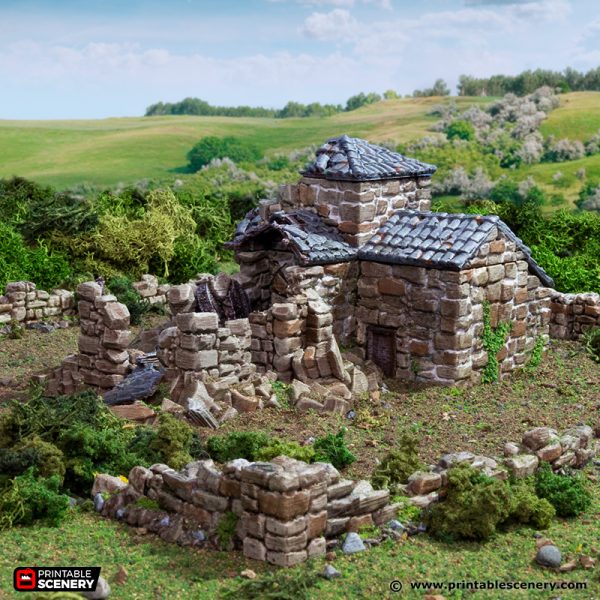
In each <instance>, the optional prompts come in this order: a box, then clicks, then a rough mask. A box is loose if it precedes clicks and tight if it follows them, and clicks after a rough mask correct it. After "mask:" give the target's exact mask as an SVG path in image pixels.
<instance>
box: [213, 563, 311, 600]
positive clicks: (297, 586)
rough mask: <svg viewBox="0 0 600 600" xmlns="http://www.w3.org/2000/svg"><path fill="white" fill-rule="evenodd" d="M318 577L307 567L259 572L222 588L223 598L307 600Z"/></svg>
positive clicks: (234, 599)
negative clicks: (234, 584) (224, 588)
mask: <svg viewBox="0 0 600 600" xmlns="http://www.w3.org/2000/svg"><path fill="white" fill-rule="evenodd" d="M318 580H319V578H318V576H317V574H316V573H315V572H314V571H310V570H307V569H278V570H276V571H270V572H268V571H267V572H265V573H261V575H260V577H257V578H256V579H242V580H240V583H239V584H238V585H236V586H234V587H231V588H229V589H226V590H223V591H222V592H221V593H220V598H222V599H223V600H239V599H241V598H243V599H244V600H309V598H311V597H312V595H311V594H310V593H309V592H310V590H311V588H313V587H314V586H315V585H317V582H318Z"/></svg>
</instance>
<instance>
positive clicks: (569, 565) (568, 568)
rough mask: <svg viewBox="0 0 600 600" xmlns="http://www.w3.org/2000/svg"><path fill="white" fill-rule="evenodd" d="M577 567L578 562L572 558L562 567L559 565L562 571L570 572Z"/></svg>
mask: <svg viewBox="0 0 600 600" xmlns="http://www.w3.org/2000/svg"><path fill="white" fill-rule="evenodd" d="M576 568H577V562H576V561H575V560H570V561H569V562H566V563H565V564H564V565H561V566H560V567H558V570H559V571H560V572H561V573H568V572H569V571H573V570H574V569H576Z"/></svg>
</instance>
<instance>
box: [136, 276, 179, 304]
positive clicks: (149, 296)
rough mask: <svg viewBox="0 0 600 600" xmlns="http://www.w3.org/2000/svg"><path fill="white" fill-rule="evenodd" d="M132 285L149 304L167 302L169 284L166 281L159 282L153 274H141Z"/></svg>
mask: <svg viewBox="0 0 600 600" xmlns="http://www.w3.org/2000/svg"><path fill="white" fill-rule="evenodd" d="M133 287H134V289H135V290H136V291H137V293H138V294H139V295H140V296H141V297H142V298H143V299H144V300H147V301H148V302H149V303H150V304H160V305H163V306H164V305H166V304H167V293H168V291H169V289H170V288H171V286H170V285H169V284H168V283H163V284H159V283H158V279H157V278H156V277H154V275H142V279H141V280H140V281H136V282H134V284H133Z"/></svg>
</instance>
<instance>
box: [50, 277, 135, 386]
mask: <svg viewBox="0 0 600 600" xmlns="http://www.w3.org/2000/svg"><path fill="white" fill-rule="evenodd" d="M77 297H78V298H79V302H78V304H77V310H78V312H79V319H80V328H81V332H80V335H79V338H78V340H77V345H78V348H79V354H72V355H70V356H67V357H66V358H65V359H64V360H63V362H62V364H61V366H60V367H58V368H57V369H54V370H53V371H52V373H51V374H50V375H49V376H48V378H47V387H46V393H47V394H49V395H57V394H72V393H74V392H76V391H78V390H80V389H82V388H83V387H85V386H92V387H95V388H100V389H110V388H113V387H114V386H115V385H117V384H119V383H120V382H121V381H122V380H123V378H124V377H125V376H126V375H127V374H128V373H129V370H130V361H129V353H128V352H127V347H128V346H129V342H130V339H131V332H130V331H129V311H128V310H127V307H126V306H125V305H124V304H121V303H119V302H117V299H116V298H115V296H113V295H110V294H102V287H101V286H100V285H98V284H97V283H95V282H93V281H90V282H86V283H81V284H79V285H78V286H77Z"/></svg>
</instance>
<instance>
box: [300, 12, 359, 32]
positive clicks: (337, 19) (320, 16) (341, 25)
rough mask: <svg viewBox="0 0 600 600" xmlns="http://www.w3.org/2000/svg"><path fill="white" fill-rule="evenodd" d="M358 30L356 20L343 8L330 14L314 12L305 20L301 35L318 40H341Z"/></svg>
mask: <svg viewBox="0 0 600 600" xmlns="http://www.w3.org/2000/svg"><path fill="white" fill-rule="evenodd" d="M357 30H358V23H357V21H356V19H355V18H354V17H353V16H352V15H351V14H350V13H349V12H348V11H347V10H344V9H342V8H336V9H335V10H332V11H331V12H328V13H321V12H314V13H312V14H311V15H310V16H308V17H307V18H306V19H305V20H304V24H303V25H302V27H301V28H300V31H301V33H303V34H304V35H305V36H307V37H309V38H313V39H316V40H339V39H343V38H346V37H348V36H351V35H353V34H355V33H356V31H357Z"/></svg>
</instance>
